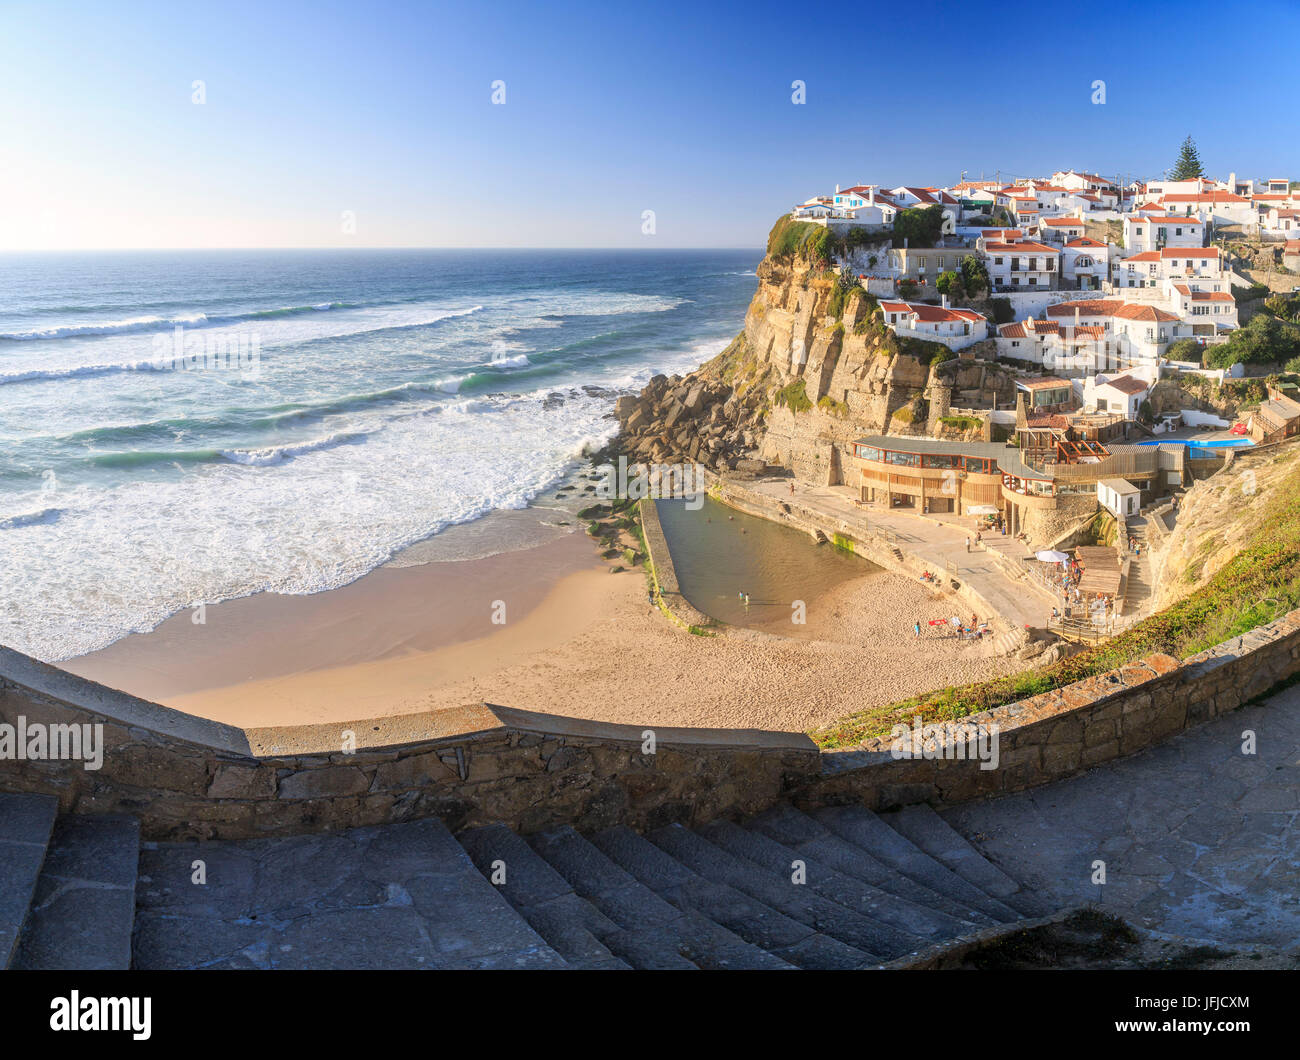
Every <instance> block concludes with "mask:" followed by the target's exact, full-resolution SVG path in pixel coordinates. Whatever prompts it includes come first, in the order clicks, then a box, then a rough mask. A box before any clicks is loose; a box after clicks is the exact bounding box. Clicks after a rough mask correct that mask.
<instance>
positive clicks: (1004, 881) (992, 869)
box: [881, 803, 1049, 916]
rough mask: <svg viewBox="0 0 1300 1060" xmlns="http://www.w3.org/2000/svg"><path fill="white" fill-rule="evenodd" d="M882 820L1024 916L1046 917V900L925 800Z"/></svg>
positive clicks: (962, 876) (883, 817) (883, 816)
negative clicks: (981, 850) (1011, 874)
mask: <svg viewBox="0 0 1300 1060" xmlns="http://www.w3.org/2000/svg"><path fill="white" fill-rule="evenodd" d="M881 820H883V821H884V822H885V823H886V824H888V825H889V826H890V827H891V828H893V829H894V831H896V832H899V833H901V834H902V835H904V836H906V837H907V838H908V839H910V840H911V841H912V842H913V843H915V844H916V845H917V846H918V847H920V848H921V849H922V850H924V851H925V852H926V853H927V854H929V855H930V857H932V858H934V859H935V860H936V861H938V862H941V863H942V864H944V865H946V866H947V867H948V868H950V869H952V871H953V872H955V873H956V874H957V875H958V876H960V877H961V878H962V879H964V880H967V881H969V882H970V883H972V884H974V885H975V886H976V887H978V888H979V889H980V890H981V891H983V892H984V893H985V894H987V895H991V896H992V897H994V898H996V899H998V900H999V901H1001V902H1004V903H1005V904H1007V905H1009V906H1011V908H1012V909H1015V910H1016V911H1017V912H1020V913H1022V914H1024V915H1025V916H1045V915H1046V914H1047V913H1048V912H1049V910H1048V908H1047V904H1046V903H1044V902H1041V901H1039V900H1038V899H1036V898H1035V897H1034V896H1033V895H1031V894H1028V893H1026V892H1025V891H1023V890H1022V889H1021V886H1020V884H1019V883H1017V882H1016V881H1015V880H1013V879H1012V878H1011V877H1010V876H1008V875H1007V874H1006V873H1005V872H1003V871H1002V870H1001V869H1000V868H998V867H997V866H996V865H994V864H993V862H991V861H989V860H988V858H986V857H985V856H984V855H983V854H981V853H980V852H979V851H978V850H976V849H975V847H974V846H973V845H972V844H971V843H970V842H969V841H968V840H967V839H966V838H965V837H963V836H962V835H961V834H960V833H958V832H957V831H956V830H955V829H954V828H953V827H952V826H951V825H950V824H949V823H948V822H947V821H945V820H944V819H943V818H942V817H940V816H939V815H938V814H937V813H935V812H934V810H933V809H931V808H930V807H929V806H927V805H926V804H925V803H919V804H917V805H915V806H904V807H903V808H902V809H900V810H897V811H895V812H894V813H889V814H883V815H882V816H881Z"/></svg>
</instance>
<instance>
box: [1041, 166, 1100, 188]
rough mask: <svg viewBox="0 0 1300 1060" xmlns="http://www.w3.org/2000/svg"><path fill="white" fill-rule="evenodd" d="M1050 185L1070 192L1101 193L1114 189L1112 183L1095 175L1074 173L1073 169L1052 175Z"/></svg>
mask: <svg viewBox="0 0 1300 1060" xmlns="http://www.w3.org/2000/svg"><path fill="white" fill-rule="evenodd" d="M1052 183H1053V184H1059V185H1061V186H1063V187H1066V188H1069V189H1070V190H1071V191H1088V192H1102V191H1109V190H1112V189H1113V188H1114V182H1113V181H1110V180H1107V179H1106V178H1105V177H1101V176H1098V175H1097V174H1096V173H1076V172H1075V171H1074V170H1073V169H1058V170H1057V171H1056V172H1055V173H1053V174H1052Z"/></svg>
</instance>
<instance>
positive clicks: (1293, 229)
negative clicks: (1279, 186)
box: [1261, 206, 1300, 239]
mask: <svg viewBox="0 0 1300 1060" xmlns="http://www.w3.org/2000/svg"><path fill="white" fill-rule="evenodd" d="M1261 226H1262V227H1263V228H1264V230H1265V231H1267V232H1270V233H1272V234H1274V235H1280V236H1283V237H1285V238H1287V239H1290V238H1292V236H1293V235H1295V234H1296V233H1300V210H1296V209H1279V208H1278V207H1276V206H1274V207H1273V208H1272V209H1270V210H1269V211H1268V213H1267V214H1265V215H1264V220H1263V221H1262V222H1261Z"/></svg>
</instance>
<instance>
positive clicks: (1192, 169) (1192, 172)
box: [1169, 136, 1205, 180]
mask: <svg viewBox="0 0 1300 1060" xmlns="http://www.w3.org/2000/svg"><path fill="white" fill-rule="evenodd" d="M1203 176H1205V170H1204V168H1202V166H1201V156H1200V155H1198V154H1197V153H1196V142H1195V141H1194V140H1193V139H1192V138H1191V137H1190V136H1189V137H1188V138H1187V139H1186V140H1184V141H1183V146H1182V150H1180V151H1179V152H1178V161H1177V162H1175V163H1174V168H1173V169H1171V170H1170V171H1169V179H1170V180H1195V179H1196V178H1197V177H1203Z"/></svg>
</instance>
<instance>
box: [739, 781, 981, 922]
mask: <svg viewBox="0 0 1300 1060" xmlns="http://www.w3.org/2000/svg"><path fill="white" fill-rule="evenodd" d="M745 827H746V828H749V829H752V830H755V831H759V832H762V833H763V834H764V835H766V836H769V837H771V838H772V839H775V840H776V841H777V842H779V843H782V844H783V845H785V846H786V847H788V848H790V849H791V850H794V851H796V852H797V853H800V854H803V855H806V856H808V857H812V858H815V859H816V860H818V861H820V862H822V863H823V864H825V865H829V866H830V867H831V868H833V869H835V870H836V871H838V872H841V873H843V874H844V875H846V876H852V877H854V878H856V879H859V880H862V881H863V882H865V883H868V884H870V885H871V886H873V887H876V888H878V889H879V890H881V891H884V892H887V893H889V894H892V895H894V896H895V897H897V898H899V899H902V900H904V901H906V902H908V903H909V904H911V905H912V906H914V907H916V908H920V909H929V910H931V916H932V917H933V918H934V922H935V924H936V926H937V929H938V930H939V931H941V932H942V933H943V934H944V935H948V936H956V935H961V934H965V933H967V932H969V931H975V930H978V929H979V928H985V927H992V926H993V925H995V924H999V923H1001V921H998V920H994V919H993V918H992V917H991V916H989V915H988V914H986V913H983V912H981V911H980V910H978V909H974V908H972V907H970V906H967V905H963V904H962V903H961V902H959V901H957V900H956V899H954V898H953V897H951V896H950V895H946V894H943V893H941V892H940V891H936V890H933V889H931V888H930V887H927V886H926V885H925V884H923V883H919V882H917V881H916V880H913V879H912V878H911V877H910V876H907V875H905V874H903V873H901V872H899V871H898V870H897V869H895V868H894V867H893V866H890V865H886V864H885V863H884V862H882V861H880V860H878V859H877V858H875V857H874V856H872V855H871V854H870V853H869V852H867V851H865V850H863V849H862V848H861V847H860V846H857V845H855V844H853V843H850V842H849V841H848V840H846V839H841V838H840V837H839V836H838V835H836V834H835V833H834V832H832V831H831V830H830V829H828V828H826V827H825V826H824V825H823V824H821V823H820V822H819V821H817V820H814V819H813V818H812V817H810V816H809V815H808V814H806V813H803V812H802V811H801V810H797V809H795V808H794V807H793V806H791V805H789V804H788V803H782V804H780V805H777V806H774V807H773V808H772V809H770V810H767V811H765V812H763V813H760V814H759V815H758V816H756V817H753V818H751V819H750V820H749V821H746V822H745Z"/></svg>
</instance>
